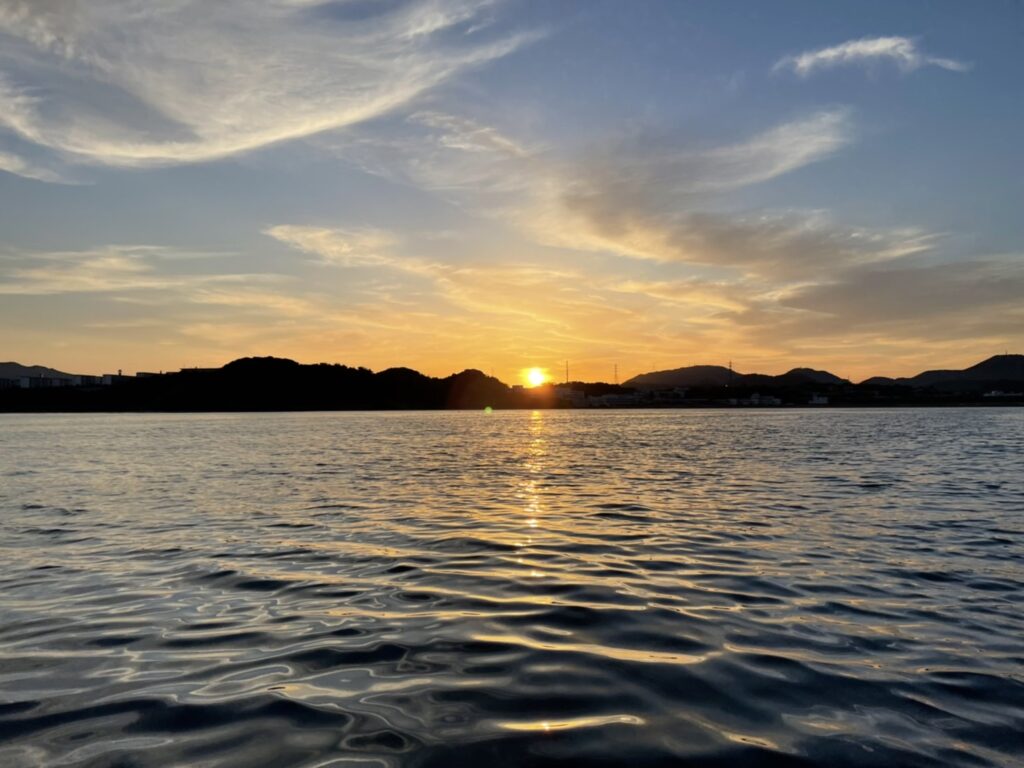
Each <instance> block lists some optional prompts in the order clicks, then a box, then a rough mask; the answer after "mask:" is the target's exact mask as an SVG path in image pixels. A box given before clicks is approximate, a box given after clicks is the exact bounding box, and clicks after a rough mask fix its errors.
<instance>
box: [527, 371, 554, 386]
mask: <svg viewBox="0 0 1024 768" xmlns="http://www.w3.org/2000/svg"><path fill="white" fill-rule="evenodd" d="M523 378H524V379H525V380H526V383H527V384H528V385H530V386H531V387H539V386H540V385H541V384H543V383H544V382H546V381H547V380H548V376H547V374H546V373H544V371H543V369H541V368H527V369H526V370H525V371H523Z"/></svg>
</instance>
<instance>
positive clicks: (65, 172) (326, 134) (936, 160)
mask: <svg viewBox="0 0 1024 768" xmlns="http://www.w3.org/2000/svg"><path fill="white" fill-rule="evenodd" d="M1022 44H1024V6H1022V5H1021V4H1020V3H1018V2H1012V1H1011V0H992V2H988V3H985V4H975V3H964V2H958V1H952V2H938V1H931V2H924V1H923V0H922V2H910V3H893V2H890V1H888V0H886V1H884V2H872V1H871V0H857V2H853V1H852V0H851V1H850V2H829V3H821V2H816V1H812V0H807V1H806V2H788V1H783V0H779V1H773V2H763V1H762V0H750V1H749V2H735V1H732V0H703V1H698V0H629V2H626V1H625V0H616V1H612V0H577V1H575V2H573V1H572V0H559V1H558V2H549V1H548V0H263V2H256V0H218V2H216V3H211V2H208V1H207V0H0V359H4V360H13V361H18V362H21V363H23V364H42V365H47V366H51V367H56V368H59V369H61V370H65V371H69V372H74V373H103V372H111V371H115V370H118V369H122V370H124V371H125V372H133V371H137V370H144V371H150V370H153V371H155V370H165V371H166V370H177V369H179V368H182V367H192V366H199V367H207V366H216V365H222V364H224V363H226V362H228V361H230V360H232V359H235V358H238V357H242V356H248V355H275V356H281V357H289V358H292V359H295V360H299V361H300V362H307V363H309V362H321V361H323V362H339V363H345V364H349V365H362V366H366V367H369V368H372V369H374V370H380V369H384V368H388V367H391V366H398V365H403V366H408V367H411V368H415V369H417V370H420V371H422V372H424V373H427V374H430V375H441V376H443V375H447V374H449V373H452V372H455V371H459V370H462V369H464V368H477V369H480V370H483V371H485V372H487V373H493V374H494V375H497V376H498V377H499V378H502V379H503V380H505V381H508V382H514V381H518V380H519V376H520V372H521V371H522V370H523V369H526V368H530V367H541V368H544V369H547V370H549V371H550V372H551V373H552V374H553V375H555V376H556V377H561V376H562V375H563V372H564V366H565V364H566V361H568V364H569V366H570V372H571V377H572V378H573V379H584V380H605V381H608V380H611V379H612V378H613V375H614V371H615V366H617V370H618V372H619V373H618V375H619V378H620V379H625V378H628V377H629V376H631V375H634V374H637V373H641V372H644V371H650V370H657V369H665V368H674V367H679V366H683V365H692V364H727V363H728V362H729V361H732V364H733V366H734V367H735V368H736V369H737V370H740V371H743V372H762V373H781V372H784V371H786V370H788V369H790V368H792V367H795V366H810V367H814V368H822V369H827V370H830V371H832V372H833V373H836V374H839V375H841V376H844V377H848V378H852V379H854V380H857V379H860V378H865V377H867V376H871V375H875V374H879V375H890V376H897V375H908V374H914V373H917V372H919V371H921V370H924V369H927V368H936V367H965V366H967V365H970V364H972V363H974V362H977V361H979V360H981V359H984V358H986V357H989V356H990V355H993V354H997V353H1002V352H1004V351H1010V352H1024V300H1022V297H1024V224H1022V217H1021V207H1020V202H1021V200H1024V181H1022V179H1024V173H1022V171H1024V152H1022V150H1021V144H1020V142H1021V138H1020V137H1021V136H1022V135H1024V98H1021V90H1020V75H1021V72H1022V71H1024V67H1022V64H1024V53H1022V51H1024V45H1022Z"/></svg>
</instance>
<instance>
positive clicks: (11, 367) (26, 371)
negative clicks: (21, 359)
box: [0, 362, 75, 379]
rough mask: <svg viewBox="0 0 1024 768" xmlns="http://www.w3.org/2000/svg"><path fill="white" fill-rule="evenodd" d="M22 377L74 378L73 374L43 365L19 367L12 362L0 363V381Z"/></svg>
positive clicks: (19, 365) (18, 364)
mask: <svg viewBox="0 0 1024 768" xmlns="http://www.w3.org/2000/svg"><path fill="white" fill-rule="evenodd" d="M22 376H32V377H39V376H45V377H47V378H52V379H71V378H74V376H75V374H73V373H64V372H63V371H58V370H56V369H55V368H47V367H46V366H43V365H21V364H20V363H14V362H8V363H0V379H20V378H21V377H22Z"/></svg>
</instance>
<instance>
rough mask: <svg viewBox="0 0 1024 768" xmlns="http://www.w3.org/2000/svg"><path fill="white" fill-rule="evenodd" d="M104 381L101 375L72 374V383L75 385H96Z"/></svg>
mask: <svg viewBox="0 0 1024 768" xmlns="http://www.w3.org/2000/svg"><path fill="white" fill-rule="evenodd" d="M102 383H103V378H102V377H101V376H72V377H71V384H72V386H75V387H96V386H99V385H100V384H102Z"/></svg>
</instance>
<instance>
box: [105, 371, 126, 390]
mask: <svg viewBox="0 0 1024 768" xmlns="http://www.w3.org/2000/svg"><path fill="white" fill-rule="evenodd" d="M131 378H132V377H131V376H125V375H123V374H122V373H121V372H120V371H118V372H117V373H104V374H103V376H102V377H100V383H101V384H102V385H103V386H105V387H109V386H112V385H114V384H120V383H121V382H122V381H129V380H131Z"/></svg>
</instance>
